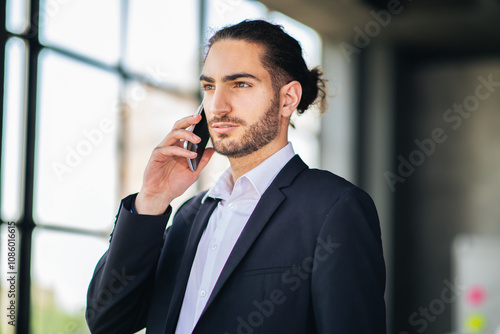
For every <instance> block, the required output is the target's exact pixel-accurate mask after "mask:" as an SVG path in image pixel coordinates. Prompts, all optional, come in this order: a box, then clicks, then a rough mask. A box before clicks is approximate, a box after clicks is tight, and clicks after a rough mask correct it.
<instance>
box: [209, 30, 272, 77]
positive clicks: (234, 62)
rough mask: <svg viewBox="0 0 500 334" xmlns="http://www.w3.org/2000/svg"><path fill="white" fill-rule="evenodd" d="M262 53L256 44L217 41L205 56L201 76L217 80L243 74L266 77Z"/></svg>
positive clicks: (261, 48)
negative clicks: (234, 74) (232, 74)
mask: <svg viewBox="0 0 500 334" xmlns="http://www.w3.org/2000/svg"><path fill="white" fill-rule="evenodd" d="M263 51H264V47H263V46H262V45H260V44H257V43H249V42H247V41H243V40H233V39H223V40H220V41H217V42H215V43H214V44H213V45H212V47H211V48H210V50H209V52H208V54H207V57H206V59H205V63H204V64H203V75H204V76H209V77H214V78H217V77H222V76H225V75H228V74H231V73H240V72H245V73H251V74H254V75H256V76H257V75H258V76H259V77H262V76H266V75H267V74H268V73H267V70H266V69H265V68H264V66H263V65H262V61H261V56H262V53H263Z"/></svg>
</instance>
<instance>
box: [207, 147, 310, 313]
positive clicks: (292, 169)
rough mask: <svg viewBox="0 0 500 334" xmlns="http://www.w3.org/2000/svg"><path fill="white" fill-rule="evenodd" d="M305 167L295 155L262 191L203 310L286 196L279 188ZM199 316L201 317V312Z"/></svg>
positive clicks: (286, 184)
mask: <svg viewBox="0 0 500 334" xmlns="http://www.w3.org/2000/svg"><path fill="white" fill-rule="evenodd" d="M307 168H308V167H307V165H306V164H305V163H304V162H303V161H302V159H300V157H299V156H298V155H296V156H295V157H293V158H292V159H291V160H290V161H289V162H288V163H287V164H286V165H285V167H283V169H282V170H281V171H280V172H279V173H278V175H277V176H276V178H275V179H274V181H273V182H272V183H271V185H270V186H269V188H267V190H266V191H265V192H264V194H263V195H262V197H261V199H260V200H259V203H257V206H256V207H255V210H254V211H253V213H252V215H251V216H250V218H249V219H248V222H247V224H246V225H245V228H244V229H243V231H242V232H241V235H240V237H239V238H238V241H237V242H236V244H235V246H234V248H233V250H232V252H231V254H230V255H229V258H228V259H227V262H226V264H225V265H224V268H223V269H222V272H221V274H220V276H219V279H218V280H217V283H216V284H215V287H214V289H213V291H212V294H211V295H210V298H209V300H208V302H207V305H206V306H205V309H204V311H205V310H206V309H207V308H208V307H209V306H210V305H211V304H212V302H213V301H214V299H215V298H216V297H217V294H218V293H219V292H220V290H221V289H222V287H223V286H224V284H225V283H226V281H227V280H228V278H229V277H230V276H231V274H232V273H233V271H234V270H235V269H236V267H237V266H238V264H239V263H240V262H241V260H242V259H243V257H244V256H245V255H246V253H247V252H248V250H249V249H250V248H251V247H252V244H253V243H254V242H255V240H256V239H257V238H258V236H259V234H260V233H261V232H262V230H263V229H264V227H265V226H266V224H267V223H268V222H269V220H270V219H271V217H272V215H273V214H274V212H275V211H276V210H277V209H278V207H279V206H280V204H281V203H282V202H283V201H284V200H285V199H286V196H285V195H284V194H283V192H282V191H281V189H282V188H284V187H287V186H289V185H290V184H291V183H292V182H293V180H294V179H295V177H296V176H297V175H298V174H299V173H300V172H301V171H302V170H304V169H307ZM201 317H203V313H202V315H201Z"/></svg>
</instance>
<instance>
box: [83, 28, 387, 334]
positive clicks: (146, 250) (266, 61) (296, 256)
mask: <svg viewBox="0 0 500 334" xmlns="http://www.w3.org/2000/svg"><path fill="white" fill-rule="evenodd" d="M200 80H201V84H202V87H203V91H204V96H203V100H204V106H205V112H206V116H207V119H208V124H209V128H210V135H211V138H212V142H213V146H214V149H215V150H216V151H218V152H219V153H221V154H223V155H225V156H227V157H228V158H229V161H230V164H231V167H230V168H229V169H228V170H227V171H226V172H225V174H223V175H222V176H221V178H220V179H219V180H218V181H217V182H216V184H215V185H214V186H213V187H212V188H211V189H210V190H209V191H208V192H203V193H201V194H199V195H197V196H195V197H193V198H191V199H190V200H188V201H187V202H186V203H185V204H184V205H183V206H182V207H181V208H180V209H179V210H178V212H177V214H176V215H175V217H174V220H173V223H172V225H171V226H170V227H169V228H167V229H166V231H165V227H166V224H167V220H168V218H169V216H170V214H171V207H170V205H169V204H170V202H171V201H172V200H173V199H174V198H176V197H178V196H180V195H181V194H182V193H184V191H185V190H186V189H187V188H188V187H189V186H190V185H191V184H193V183H194V182H195V181H196V179H197V178H198V176H199V174H200V172H201V170H202V169H203V168H204V167H205V166H206V164H207V163H208V161H209V159H210V157H211V156H212V154H213V152H214V150H213V149H207V150H206V151H205V153H204V155H203V158H202V160H201V162H200V164H199V167H198V169H197V170H196V172H192V171H191V170H190V169H189V168H188V163H187V158H194V157H195V156H196V153H191V152H189V151H187V150H185V149H184V148H183V146H182V143H183V142H184V141H186V140H187V141H191V142H194V143H197V142H199V141H200V139H199V138H197V137H195V136H194V135H193V134H192V133H191V132H189V131H187V130H186V128H188V127H189V126H190V125H192V124H196V123H198V122H199V121H200V119H201V117H200V116H191V117H186V118H183V119H181V120H179V121H178V122H177V123H176V124H175V125H174V127H173V129H172V131H171V132H170V133H169V134H168V135H167V136H166V137H165V139H164V140H163V141H162V142H161V143H160V145H159V146H158V147H157V148H155V150H154V151H153V153H152V155H151V158H150V161H149V163H148V166H147V167H146V171H145V173H144V180H143V185H142V187H141V190H140V192H139V193H138V194H137V196H135V195H131V196H129V197H127V198H125V199H124V200H123V201H122V204H121V208H120V211H119V212H118V215H117V220H116V223H115V228H114V231H113V233H112V237H111V240H110V246H109V250H108V251H107V252H106V253H105V254H104V256H103V258H102V259H101V260H100V261H99V263H98V264H97V268H96V271H95V273H94V277H93V279H92V282H91V284H90V287H89V293H88V307H87V314H86V316H87V322H88V324H89V327H90V329H91V331H92V333H134V332H135V331H137V330H139V329H141V328H144V327H146V328H147V331H148V333H177V334H185V333H208V334H212V333H221V334H233V333H266V334H267V333H269V334H276V333H304V334H306V333H307V334H310V333H343V334H344V333H363V334H367V333H370V334H378V333H385V304H384V287H385V267H384V260H383V256H382V246H381V239H380V227H379V222H378V218H377V213H376V210H375V207H374V205H373V202H372V200H371V199H370V197H369V196H368V195H367V194H366V193H365V192H363V191H362V190H360V189H359V188H357V187H355V186H353V185H352V184H350V183H349V182H347V181H345V180H344V179H342V178H340V177H338V176H335V175H333V174H331V173H329V172H326V171H320V170H311V169H309V168H308V167H307V166H306V165H305V164H304V162H302V160H301V159H300V157H299V156H297V155H295V154H294V153H293V148H292V146H291V144H290V143H289V142H288V139H287V129H288V126H289V123H290V116H291V115H292V113H293V112H294V111H295V110H297V111H298V112H304V111H305V110H306V109H307V108H308V107H309V105H310V104H311V103H313V102H314V101H315V100H317V98H318V95H321V84H322V80H321V78H320V72H319V70H317V69H314V70H312V71H309V70H308V69H307V66H306V65H305V63H304V60H303V58H302V50H301V48H300V45H299V44H298V42H297V41H296V40H295V39H293V38H292V37H290V36H289V35H287V34H286V33H285V32H284V31H283V30H282V28H281V27H279V26H276V25H272V24H270V23H267V22H265V21H244V22H241V23H239V24H237V25H235V26H232V27H227V28H224V29H222V30H221V31H219V32H217V33H216V34H215V35H214V36H213V37H212V39H211V40H210V43H209V50H208V53H207V55H206V58H205V62H204V66H203V71H202V74H201V77H200ZM320 97H321V96H320Z"/></svg>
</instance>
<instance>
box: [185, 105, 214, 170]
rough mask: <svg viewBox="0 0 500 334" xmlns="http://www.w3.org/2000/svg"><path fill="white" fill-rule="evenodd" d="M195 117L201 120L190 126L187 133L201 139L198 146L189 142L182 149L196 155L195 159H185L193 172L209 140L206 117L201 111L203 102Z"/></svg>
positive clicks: (203, 111) (202, 110)
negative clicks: (199, 117) (189, 132)
mask: <svg viewBox="0 0 500 334" xmlns="http://www.w3.org/2000/svg"><path fill="white" fill-rule="evenodd" d="M196 114H197V115H201V120H200V122H199V123H198V124H195V125H191V126H190V127H189V129H188V131H191V132H193V133H194V134H195V135H197V136H198V137H200V138H201V141H200V142H199V143H198V144H194V143H191V142H190V141H185V142H184V148H185V149H187V150H189V151H192V152H196V153H198V155H197V156H196V158H194V159H189V158H188V159H187V160H188V164H189V168H190V169H191V170H192V171H193V172H194V171H195V170H196V169H197V168H198V164H199V163H200V160H201V157H202V156H203V152H205V148H206V146H207V144H208V140H209V139H210V133H209V132H208V123H207V117H206V115H205V110H204V109H203V102H202V103H201V104H200V106H199V108H198V112H197V113H196Z"/></svg>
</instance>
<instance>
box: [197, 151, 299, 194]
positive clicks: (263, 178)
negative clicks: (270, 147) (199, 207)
mask: <svg viewBox="0 0 500 334" xmlns="http://www.w3.org/2000/svg"><path fill="white" fill-rule="evenodd" d="M294 155H295V152H294V150H293V146H292V143H290V142H288V144H287V145H286V146H285V147H283V148H282V149H281V150H279V151H278V152H276V153H274V154H273V155H272V156H270V157H269V158H267V159H266V160H264V161H263V162H262V163H261V164H260V165H258V166H257V167H255V168H254V169H252V170H250V171H248V172H247V173H245V174H244V175H242V176H241V177H240V179H243V178H246V179H247V180H248V181H250V183H251V184H252V185H253V187H254V188H255V190H256V191H257V193H258V194H259V196H262V194H263V193H264V192H265V191H266V189H267V187H269V185H270V184H271V182H272V181H273V180H274V178H275V177H276V175H278V173H279V172H280V171H281V169H282V168H283V167H284V166H285V165H286V164H287V163H288V161H290V159H292V158H293V156H294ZM231 177H232V175H231V167H229V168H228V169H226V171H225V172H224V173H223V174H222V175H221V176H220V177H219V179H218V180H217V181H216V182H215V184H214V185H213V186H212V187H211V188H210V190H208V192H207V193H206V194H205V196H204V197H203V199H202V201H201V202H202V203H203V202H205V200H206V198H207V197H212V198H220V199H227V198H228V197H229V196H230V194H231V191H232V189H233V187H234V184H233V182H232V179H231ZM240 179H238V180H240ZM238 180H237V181H236V182H238Z"/></svg>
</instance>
